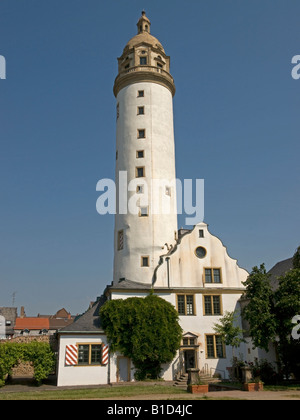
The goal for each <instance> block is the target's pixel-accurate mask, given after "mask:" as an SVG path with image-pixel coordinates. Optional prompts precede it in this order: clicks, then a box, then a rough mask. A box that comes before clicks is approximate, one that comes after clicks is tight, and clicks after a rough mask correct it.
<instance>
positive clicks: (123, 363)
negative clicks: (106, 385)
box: [117, 356, 130, 382]
mask: <svg viewBox="0 0 300 420" xmlns="http://www.w3.org/2000/svg"><path fill="white" fill-rule="evenodd" d="M129 375H130V360H129V359H128V358H127V357H121V356H119V357H118V359H117V382H129V381H130V376H129Z"/></svg>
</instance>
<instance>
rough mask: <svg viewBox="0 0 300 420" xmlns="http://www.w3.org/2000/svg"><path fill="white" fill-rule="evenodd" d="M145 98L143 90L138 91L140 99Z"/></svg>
mask: <svg viewBox="0 0 300 420" xmlns="http://www.w3.org/2000/svg"><path fill="white" fill-rule="evenodd" d="M144 96H145V94H144V91H143V90H139V91H138V98H143V97H144Z"/></svg>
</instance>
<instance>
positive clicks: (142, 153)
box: [136, 150, 145, 159]
mask: <svg viewBox="0 0 300 420" xmlns="http://www.w3.org/2000/svg"><path fill="white" fill-rule="evenodd" d="M144 156H145V152H144V150H138V151H137V152H136V157H137V159H143V158H144Z"/></svg>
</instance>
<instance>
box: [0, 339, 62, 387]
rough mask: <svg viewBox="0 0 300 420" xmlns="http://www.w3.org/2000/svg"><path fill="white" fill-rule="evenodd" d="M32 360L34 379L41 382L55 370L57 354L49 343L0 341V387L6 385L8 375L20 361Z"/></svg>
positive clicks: (38, 382)
mask: <svg viewBox="0 0 300 420" xmlns="http://www.w3.org/2000/svg"><path fill="white" fill-rule="evenodd" d="M20 361H21V362H32V365H33V368H34V379H35V381H36V382H37V384H40V383H41V382H42V381H43V380H44V379H46V378H47V377H48V376H49V374H50V373H51V372H52V371H53V369H54V366H55V355H54V353H53V351H52V350H51V347H50V345H49V344H48V343H40V342H38V341H32V342H30V343H10V342H5V343H1V342H0V387H1V386H4V385H5V379H6V377H7V375H10V374H11V371H12V368H13V367H14V366H16V365H17V364H18V363H19V362H20Z"/></svg>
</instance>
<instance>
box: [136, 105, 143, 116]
mask: <svg viewBox="0 0 300 420" xmlns="http://www.w3.org/2000/svg"><path fill="white" fill-rule="evenodd" d="M137 114H138V115H145V107H143V106H138V109H137Z"/></svg>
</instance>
